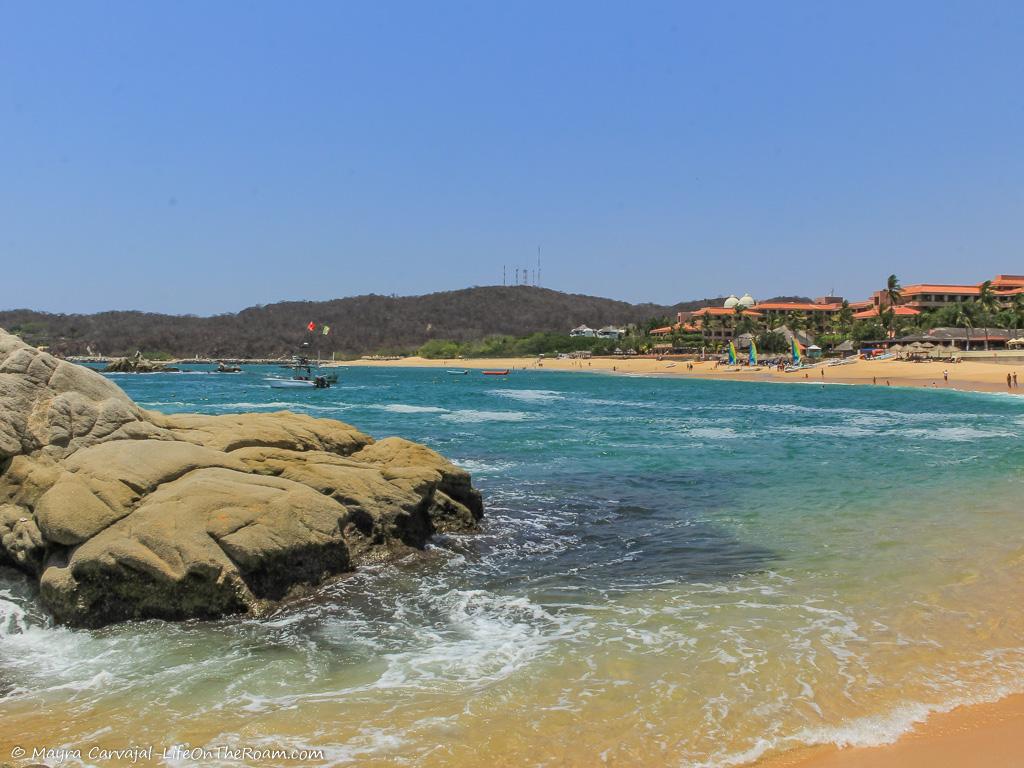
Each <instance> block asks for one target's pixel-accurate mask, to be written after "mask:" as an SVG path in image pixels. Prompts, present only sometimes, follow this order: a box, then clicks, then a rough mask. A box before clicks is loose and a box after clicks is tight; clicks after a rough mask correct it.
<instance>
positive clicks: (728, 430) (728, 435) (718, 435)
mask: <svg viewBox="0 0 1024 768" xmlns="http://www.w3.org/2000/svg"><path fill="white" fill-rule="evenodd" d="M686 434H687V435H688V436H689V437H696V438H698V439H700V440H735V439H736V438H737V437H743V436H744V435H741V434H740V433H739V432H737V431H736V430H735V429H733V428H732V427H693V428H691V429H688V430H686Z"/></svg>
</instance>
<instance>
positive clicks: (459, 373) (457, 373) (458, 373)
mask: <svg viewBox="0 0 1024 768" xmlns="http://www.w3.org/2000/svg"><path fill="white" fill-rule="evenodd" d="M445 373H447V374H448V375H449V376H465V375H466V374H467V373H469V371H467V370H461V371H455V370H448V371H445Z"/></svg>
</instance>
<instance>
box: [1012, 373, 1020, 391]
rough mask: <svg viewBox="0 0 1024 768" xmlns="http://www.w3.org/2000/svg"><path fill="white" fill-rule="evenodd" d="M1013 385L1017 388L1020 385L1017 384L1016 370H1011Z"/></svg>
mask: <svg viewBox="0 0 1024 768" xmlns="http://www.w3.org/2000/svg"><path fill="white" fill-rule="evenodd" d="M1013 386H1014V387H1015V388H1018V389H1019V388H1020V385H1019V384H1017V372H1016V371H1014V372H1013Z"/></svg>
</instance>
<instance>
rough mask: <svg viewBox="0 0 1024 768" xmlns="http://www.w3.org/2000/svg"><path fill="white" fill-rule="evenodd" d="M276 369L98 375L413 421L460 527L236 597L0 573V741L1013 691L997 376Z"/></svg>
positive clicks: (518, 748)
mask: <svg viewBox="0 0 1024 768" xmlns="http://www.w3.org/2000/svg"><path fill="white" fill-rule="evenodd" d="M279 373H282V372H280V371H277V370H276V369H273V368H255V367H254V368H248V369H247V370H246V371H245V372H244V373H242V374H238V375H231V374H213V373H209V372H206V371H199V372H194V373H179V374H173V373H172V374H155V375H145V376H133V375H118V376H113V377H112V378H113V379H114V380H115V381H117V383H118V384H119V385H121V386H122V387H123V388H124V389H125V391H126V392H127V393H128V394H129V395H130V396H132V397H133V398H134V399H136V400H137V401H138V402H139V403H140V404H141V405H142V406H144V407H146V408H150V409H154V410H161V411H165V412H172V411H175V412H176V411H198V412H203V413H230V412H238V411H273V410H282V409H290V410H294V411H299V412H303V413H309V414H311V415H314V416H322V417H329V418H337V419H340V420H342V421H346V422H350V423H352V424H354V425H356V426H357V427H359V428H360V429H362V430H363V431H365V432H368V433H369V434H371V435H373V436H375V437H384V436H387V435H400V436H402V437H406V438H409V439H411V440H416V441H420V442H423V443H426V444H428V445H430V446H431V447H433V448H435V449H437V450H438V451H440V452H441V453H442V454H444V455H445V456H447V457H449V458H450V459H452V460H453V461H455V462H456V463H457V464H459V465H461V466H463V467H465V468H466V469H468V470H469V471H470V472H472V474H473V479H474V482H475V484H476V485H477V487H479V488H480V489H481V491H482V492H483V494H484V499H485V504H486V517H485V519H484V522H483V527H482V530H481V532H480V533H478V534H475V535H466V536H445V537H439V538H437V539H436V540H435V541H434V543H433V544H432V545H431V546H430V547H429V548H428V550H427V551H426V552H424V553H423V554H422V555H416V556H412V557H409V558H406V559H405V560H403V561H401V562H398V563H393V564H388V565H381V566H375V567H372V568H366V569H363V570H361V571H359V572H357V573H354V574H352V575H348V576H345V577H341V578H338V579H336V580H334V581H332V582H330V583H328V584H325V585H323V586H322V587H321V588H320V589H318V590H317V591H316V592H315V593H314V594H312V595H310V596H308V597H305V598H302V599H301V600H298V601H296V602H293V603H289V604H286V605H283V606H281V607H280V608H279V609H278V610H277V611H276V612H274V613H273V614H272V615H271V616H270V617H268V618H264V619H259V620H257V619H251V618H244V617H242V618H239V617H235V618H227V619H224V620H221V621H213V622H186V623H181V624H168V623H162V622H158V621H150V622H143V623H134V624H123V625H119V626H112V627H107V628H105V629H100V630H71V629H67V628H63V627H55V626H53V625H52V624H51V623H50V622H49V621H48V620H47V619H46V617H45V616H44V615H43V614H42V613H41V611H40V610H39V609H38V608H37V606H36V605H35V603H34V600H33V596H32V593H31V590H30V589H29V588H28V586H27V585H26V583H25V582H24V580H23V579H21V578H20V577H19V576H17V575H16V574H13V573H11V572H5V573H2V574H0V723H3V728H0V754H2V755H3V758H0V759H6V758H7V756H8V755H9V754H11V750H12V749H13V748H14V747H15V746H21V747H22V748H27V749H31V748H33V747H35V746H45V747H47V748H51V749H55V750H59V749H64V750H75V749H78V750H79V752H80V754H77V755H74V754H73V755H72V756H71V757H68V758H67V759H66V761H65V762H64V763H63V764H87V765H92V764H94V765H113V764H123V763H127V762H128V760H127V759H123V760H121V761H119V760H116V759H114V760H108V759H94V758H90V757H89V752H88V750H89V748H90V747H99V748H117V747H146V746H155V748H156V752H157V755H156V756H154V757H152V758H147V760H149V761H151V762H156V763H161V762H162V763H164V764H167V765H187V764H191V762H190V760H189V759H188V758H183V757H182V756H181V753H176V754H172V755H170V756H167V755H165V756H163V757H160V753H161V750H165V749H167V748H169V747H171V746H172V745H189V746H193V747H201V748H205V749H207V750H209V751H208V753H207V755H206V757H207V758H208V759H204V760H203V764H210V765H220V764H223V765H238V764H239V763H238V761H237V760H236V759H233V758H229V757H224V758H221V757H220V756H218V755H219V753H216V750H217V749H219V748H221V747H232V748H241V747H246V748H254V749H261V748H263V749H271V748H272V749H284V750H291V749H317V750H322V752H323V758H322V759H316V760H304V761H301V762H302V763H303V764H323V765H359V766H377V765H380V766H488V767H493V766H506V765H507V766H521V765H532V766H594V765H609V766H635V765H645V766H661V765H664V766H708V767H711V766H715V767H717V766H731V765H742V764H744V763H747V762H750V761H752V760H755V759H757V758H758V757H760V756H762V755H765V754H769V753H772V752H777V751H781V750H785V749H789V748H793V747H797V746H800V745H805V744H822V743H835V744H843V745H847V744H850V745H869V744H879V743H886V742H889V741H892V740H894V739H895V738H897V737H898V736H899V735H900V734H901V733H903V732H905V731H906V730H907V729H908V728H909V727H910V726H911V725H912V724H913V723H914V722H915V721H918V720H920V719H922V718H923V717H925V716H926V715H927V714H928V713H929V712H933V711H941V710H944V709H948V708H950V707H952V706H954V705H956V704H960V703H966V702H975V701H984V700H991V699H994V698H998V697H1000V696H1003V695H1005V694H1007V693H1010V692H1016V691H1024V599H1022V598H1024V399H1020V398H1016V399H1015V398H1012V397H1009V396H1003V395H992V394H971V393H957V392H948V391H936V390H930V389H915V390H911V389H901V388H895V387H893V388H890V387H884V388H883V387H879V388H875V387H857V386H841V385H827V386H818V385H816V384H815V385H807V384H763V383H744V382H720V381H715V382H707V381H699V380H693V379H687V380H678V379H677V380H673V379H657V378H640V377H624V376H610V375H598V374H587V373H558V372H543V371H516V372H514V373H513V374H512V375H511V376H508V377H507V378H499V377H490V376H481V375H480V374H479V373H477V372H470V373H469V374H468V375H466V376H448V375H446V374H445V373H444V371H442V370H433V369H430V370H428V369H388V368H360V367H353V368H348V369H341V370H340V371H339V373H340V377H341V380H340V382H339V385H338V386H336V387H334V388H332V389H328V390H310V391H304V390H274V389H271V388H269V387H268V386H267V384H266V381H265V377H266V376H268V375H277V374H279ZM147 760H143V761H142V762H146V761H147ZM256 762H259V761H258V760H257V761H256ZM268 762H269V764H290V763H289V761H288V760H286V759H284V760H282V759H279V758H278V759H273V760H269V761H268ZM291 764H298V763H291Z"/></svg>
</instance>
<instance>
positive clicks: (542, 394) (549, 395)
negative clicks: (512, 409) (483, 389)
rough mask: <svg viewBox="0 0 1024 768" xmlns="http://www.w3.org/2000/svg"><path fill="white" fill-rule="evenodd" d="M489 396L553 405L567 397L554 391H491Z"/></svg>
mask: <svg viewBox="0 0 1024 768" xmlns="http://www.w3.org/2000/svg"><path fill="white" fill-rule="evenodd" d="M487 394H489V395H496V396H498V397H507V398H511V399H512V400H519V401H520V402H524V403H551V402H554V401H556V400H564V399H565V395H563V394H562V393H561V392H555V391H554V390H552V389H491V390H488V392H487Z"/></svg>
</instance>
